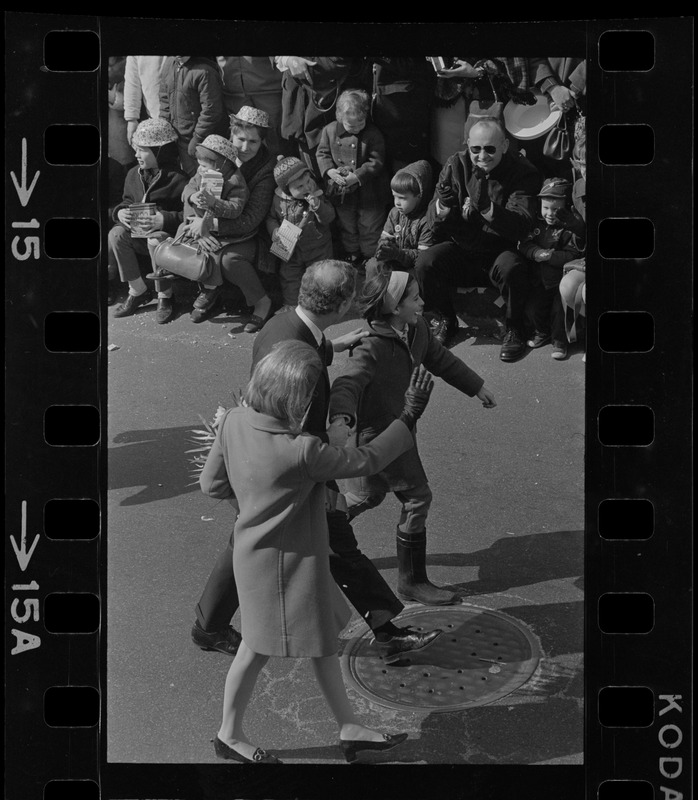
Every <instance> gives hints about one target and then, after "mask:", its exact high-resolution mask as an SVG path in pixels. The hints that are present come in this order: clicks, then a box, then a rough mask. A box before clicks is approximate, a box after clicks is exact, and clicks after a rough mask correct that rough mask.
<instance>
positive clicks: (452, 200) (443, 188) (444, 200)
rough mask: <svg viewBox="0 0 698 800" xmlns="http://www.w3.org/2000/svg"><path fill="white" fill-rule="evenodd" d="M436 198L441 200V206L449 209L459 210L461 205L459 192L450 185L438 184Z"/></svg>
mask: <svg viewBox="0 0 698 800" xmlns="http://www.w3.org/2000/svg"><path fill="white" fill-rule="evenodd" d="M436 196H437V197H438V198H439V202H440V203H441V205H442V206H446V207H447V208H457V207H458V206H459V205H460V199H459V197H458V192H456V190H455V189H454V188H453V186H451V184H450V183H437V184H436Z"/></svg>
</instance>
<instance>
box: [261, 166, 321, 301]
mask: <svg viewBox="0 0 698 800" xmlns="http://www.w3.org/2000/svg"><path fill="white" fill-rule="evenodd" d="M274 179H275V181H276V186H277V188H276V190H275V192H274V199H273V200H272V205H271V208H270V209H269V213H268V214H267V221H266V222H267V230H268V231H269V234H270V236H271V238H272V241H273V242H276V241H277V240H278V239H279V229H280V227H281V224H282V223H283V222H284V220H287V221H288V222H290V223H291V224H293V225H296V226H298V227H299V228H301V229H302V232H301V234H300V237H299V239H298V241H297V242H296V245H295V247H294V249H293V252H292V253H291V256H290V258H289V259H288V261H282V262H281V264H280V267H279V282H280V284H281V293H282V298H283V306H282V307H281V308H280V309H279V312H283V311H289V310H291V309H292V308H295V306H296V305H297V302H298V291H299V289H300V285H301V278H302V277H303V273H304V272H305V269H306V267H308V266H309V265H310V264H312V263H313V262H315V261H320V260H323V259H327V258H333V249H332V234H331V231H330V223H331V222H332V220H333V219H334V218H335V210H334V208H333V206H332V204H331V203H330V202H329V201H328V200H327V198H326V197H325V194H324V192H323V191H322V190H321V189H320V188H319V187H318V182H317V180H316V179H315V176H314V175H313V173H312V172H311V171H310V168H309V167H308V166H307V165H306V164H305V162H303V161H301V160H300V159H299V158H296V157H295V156H287V157H286V158H282V157H279V160H278V162H277V164H276V166H275V167H274ZM279 312H277V313H279Z"/></svg>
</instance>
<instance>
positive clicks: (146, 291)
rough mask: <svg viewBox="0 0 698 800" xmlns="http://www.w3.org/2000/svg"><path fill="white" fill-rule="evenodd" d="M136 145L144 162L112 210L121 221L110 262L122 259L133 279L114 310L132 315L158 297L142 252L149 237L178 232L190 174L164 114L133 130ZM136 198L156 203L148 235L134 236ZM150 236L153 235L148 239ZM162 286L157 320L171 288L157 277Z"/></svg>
mask: <svg viewBox="0 0 698 800" xmlns="http://www.w3.org/2000/svg"><path fill="white" fill-rule="evenodd" d="M132 141H133V146H134V149H135V152H136V160H137V161H138V165H137V166H135V167H133V168H132V169H130V170H129V171H128V173H127V175H126V179H125V181H124V187H123V198H122V200H121V202H120V203H118V204H117V205H116V206H115V207H114V209H113V211H112V219H113V220H114V222H115V223H116V224H115V225H114V227H113V228H112V229H111V230H110V231H109V236H108V247H109V259H108V260H109V262H112V261H116V264H117V266H118V270H119V275H120V277H121V280H122V281H127V282H128V297H127V298H126V300H125V301H124V302H123V303H121V304H120V305H118V306H117V307H116V309H115V310H114V316H115V317H128V316H131V315H132V314H133V313H135V311H136V309H137V308H138V307H139V306H144V305H146V304H147V303H149V302H150V301H151V300H152V299H153V292H152V289H150V288H149V287H148V286H147V285H146V283H145V281H144V280H143V276H142V274H141V267H140V264H139V256H140V257H143V256H148V255H149V245H148V243H147V242H148V240H149V239H150V240H152V241H153V242H155V244H158V243H159V242H160V241H162V240H163V239H166V238H167V237H168V236H172V235H173V234H174V232H175V230H176V228H177V225H178V223H179V221H180V220H181V218H182V191H183V190H184V187H185V186H186V183H187V176H186V175H185V174H184V173H183V172H182V171H181V169H180V167H179V158H178V156H177V132H176V131H175V130H174V128H173V127H172V126H171V125H170V124H169V123H168V122H165V120H164V119H146V120H143V122H141V123H140V124H139V125H138V127H137V128H136V131H135V133H134V134H133V139H132ZM136 203H154V204H155V213H154V214H152V216H151V217H150V218H149V220H148V224H146V225H141V226H140V227H141V233H142V234H143V235H142V236H133V235H132V234H133V233H135V231H132V227H131V226H132V222H134V212H133V211H132V209H131V206H132V205H133V204H136ZM146 237H147V238H146ZM156 288H157V290H158V297H159V302H158V312H157V314H156V319H157V321H158V322H161V321H162V320H161V319H160V317H161V316H162V315H163V314H164V313H165V312H164V310H163V308H161V305H162V304H161V302H160V300H162V299H163V298H164V297H166V295H167V292H168V291H169V292H170V293H171V289H169V290H167V289H164V290H163V291H161V289H162V286H161V285H160V284H159V283H157V282H156Z"/></svg>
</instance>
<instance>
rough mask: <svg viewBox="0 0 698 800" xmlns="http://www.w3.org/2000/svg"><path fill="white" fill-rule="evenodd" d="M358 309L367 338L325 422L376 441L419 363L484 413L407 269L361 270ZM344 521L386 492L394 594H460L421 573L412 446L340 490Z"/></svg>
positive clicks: (476, 387) (472, 382) (425, 508)
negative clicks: (392, 528)
mask: <svg viewBox="0 0 698 800" xmlns="http://www.w3.org/2000/svg"><path fill="white" fill-rule="evenodd" d="M361 306H362V309H363V317H364V318H365V319H366V321H367V325H368V329H369V331H370V334H369V335H368V336H367V337H366V338H364V339H362V340H361V341H360V342H359V344H358V345H357V346H356V347H355V348H354V350H353V354H352V357H351V358H349V359H347V361H346V367H345V369H344V372H343V373H342V374H341V375H340V376H339V377H337V378H336V379H335V381H334V383H333V384H332V389H331V395H330V412H329V418H330V422H332V421H334V420H336V419H339V418H341V417H344V419H345V422H346V423H347V424H348V425H352V426H353V424H354V423H356V433H357V444H359V445H364V444H366V443H368V442H370V441H371V440H372V439H374V438H375V437H376V436H378V435H379V434H380V432H381V431H383V430H385V428H386V427H388V426H389V425H390V424H391V422H392V421H393V420H394V419H396V418H397V417H398V416H399V414H400V410H401V407H402V405H401V403H402V401H401V397H402V395H404V392H405V389H406V388H407V386H408V385H409V382H410V375H411V374H412V371H413V370H414V368H415V367H418V366H420V365H423V366H424V367H425V368H426V369H427V370H429V372H431V373H432V374H433V375H434V376H435V377H441V378H443V379H444V380H445V381H446V382H447V383H449V384H451V386H455V388H456V389H459V390H460V391H461V392H463V393H464V394H467V395H468V396H469V397H474V396H476V397H477V398H478V399H479V400H480V401H481V402H482V404H483V406H484V407H485V408H494V406H495V405H496V403H495V399H494V395H493V394H492V392H490V390H489V389H487V388H486V387H485V385H484V380H483V379H482V378H481V377H480V376H479V375H478V374H477V373H476V372H474V371H473V370H472V369H470V367H468V366H467V365H466V364H465V363H463V361H461V359H459V358H458V357H456V356H455V355H454V354H453V353H452V352H451V351H450V350H449V349H448V348H446V347H444V346H443V345H442V344H441V343H440V342H439V341H438V339H436V338H435V337H434V335H433V334H432V332H431V330H430V327H429V325H428V324H427V322H426V321H425V320H424V318H423V317H422V309H423V307H424V301H423V300H422V298H421V297H420V295H419V286H418V284H417V281H416V280H415V279H414V278H413V277H412V276H411V275H409V274H408V273H407V272H404V271H401V270H399V271H398V270H396V271H391V270H390V269H385V268H383V267H382V266H381V265H378V266H377V267H374V266H371V267H367V275H366V283H365V285H364V288H363V293H362V298H361ZM341 489H342V493H343V494H344V497H345V499H346V503H347V510H348V513H349V515H350V516H352V517H355V516H357V515H358V514H360V513H362V512H363V511H365V510H366V509H369V508H375V507H376V506H377V505H379V504H380V503H381V502H382V501H383V500H384V498H385V496H386V494H387V493H388V492H393V493H394V494H395V496H396V497H397V498H398V500H400V502H401V503H402V513H401V515H400V521H399V524H398V527H397V559H398V585H397V595H398V597H400V598H401V599H403V600H413V601H415V602H417V603H423V604H426V605H449V604H451V603H455V602H457V601H458V595H457V594H455V593H454V592H452V591H449V590H447V589H443V588H440V587H438V586H435V585H434V584H432V583H431V581H429V579H428V577H427V574H426V543H427V531H426V520H427V514H428V512H429V507H430V505H431V501H432V493H431V490H430V488H429V483H428V481H427V476H426V473H425V472H424V467H423V466H422V462H421V459H420V457H419V453H418V451H417V447H416V445H415V448H414V449H413V450H410V451H408V452H407V453H404V454H403V455H402V456H399V457H398V458H397V459H395V461H393V462H392V463H391V464H389V465H388V466H387V467H385V468H384V469H383V470H382V471H381V472H379V473H376V474H374V475H371V476H370V477H367V478H366V477H363V478H353V479H351V480H348V481H345V482H344V484H343V486H342V487H341Z"/></svg>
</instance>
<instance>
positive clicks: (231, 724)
mask: <svg viewBox="0 0 698 800" xmlns="http://www.w3.org/2000/svg"><path fill="white" fill-rule="evenodd" d="M268 660H269V656H265V655H261V654H260V653H255V652H254V650H250V648H249V647H248V646H247V645H246V644H245V642H244V641H243V642H241V643H240V648H239V649H238V652H237V655H236V656H235V658H234V659H233V663H232V664H231V665H230V669H229V670H228V675H227V677H226V679H225V691H224V693H223V717H222V720H221V726H220V728H219V730H218V738H219V739H220V740H221V742H223V743H224V744H226V745H227V746H228V747H229V748H231V749H232V750H235V752H236V753H239V754H240V755H242V756H244V757H245V758H248V759H252V756H253V754H254V752H255V750H256V749H257V747H256V745H253V744H252V743H251V742H250V740H249V739H248V738H247V736H246V735H245V730H244V727H243V722H244V717H245V711H246V710H247V706H248V705H249V702H250V698H251V697H252V692H253V691H254V687H255V683H256V682H257V678H258V677H259V673H260V671H261V670H262V668H263V667H264V665H265V664H266V663H267V661H268Z"/></svg>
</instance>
